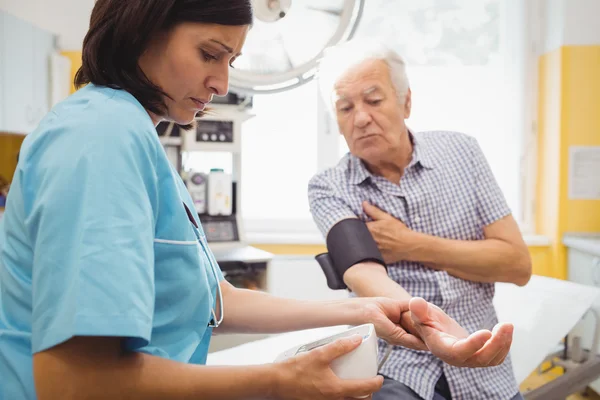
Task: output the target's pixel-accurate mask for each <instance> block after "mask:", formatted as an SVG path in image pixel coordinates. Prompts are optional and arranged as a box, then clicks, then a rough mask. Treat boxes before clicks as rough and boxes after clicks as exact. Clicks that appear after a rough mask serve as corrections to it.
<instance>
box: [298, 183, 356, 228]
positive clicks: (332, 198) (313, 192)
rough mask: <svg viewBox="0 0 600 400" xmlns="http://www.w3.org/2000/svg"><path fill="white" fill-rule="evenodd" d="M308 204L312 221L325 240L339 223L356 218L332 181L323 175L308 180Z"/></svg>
mask: <svg viewBox="0 0 600 400" xmlns="http://www.w3.org/2000/svg"><path fill="white" fill-rule="evenodd" d="M308 202H309V206H310V212H311V214H312V217H313V220H314V221H315V223H316V224H317V227H318V228H319V230H320V231H321V234H323V236H324V237H325V238H327V234H328V233H329V230H330V229H331V228H333V226H334V225H335V224H336V223H338V222H339V221H341V220H343V219H347V218H357V215H356V214H355V213H354V211H352V208H351V207H350V206H349V205H348V203H347V202H345V201H344V199H343V198H342V196H341V195H340V194H339V192H338V190H337V189H336V186H335V184H334V183H333V179H332V178H331V177H329V176H326V175H325V173H321V174H318V175H315V176H314V177H313V178H312V179H311V180H310V182H309V184H308Z"/></svg>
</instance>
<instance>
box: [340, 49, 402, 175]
mask: <svg viewBox="0 0 600 400" xmlns="http://www.w3.org/2000/svg"><path fill="white" fill-rule="evenodd" d="M334 89H335V98H334V101H335V110H336V115H337V121H338V126H339V129H340V132H341V133H342V135H344V138H345V139H346V143H347V144H348V148H349V149H350V152H351V153H352V154H354V155H355V156H356V157H358V158H360V159H362V160H364V161H366V162H367V163H369V164H374V165H377V164H379V163H380V162H381V160H382V159H385V158H386V155H389V154H393V152H395V151H397V150H398V149H399V148H400V146H401V143H402V141H401V139H402V136H403V135H405V134H406V126H405V124H404V119H405V118H408V117H409V115H410V91H409V93H408V94H407V95H406V97H405V101H404V103H401V102H400V101H399V99H398V95H397V94H396V91H395V89H394V87H393V85H392V81H391V77H390V70H389V67H388V65H387V63H386V62H385V61H383V60H367V61H365V62H363V63H361V64H359V65H357V66H356V67H353V68H351V69H349V70H348V71H347V72H346V73H345V74H344V75H343V76H342V77H341V79H339V80H338V82H337V84H336V85H335V88H334Z"/></svg>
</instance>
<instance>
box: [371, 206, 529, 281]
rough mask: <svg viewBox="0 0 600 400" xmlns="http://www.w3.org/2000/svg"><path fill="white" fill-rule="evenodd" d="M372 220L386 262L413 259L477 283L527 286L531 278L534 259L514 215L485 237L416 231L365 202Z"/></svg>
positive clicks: (495, 225) (490, 227)
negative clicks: (458, 237) (442, 235)
mask: <svg viewBox="0 0 600 400" xmlns="http://www.w3.org/2000/svg"><path fill="white" fill-rule="evenodd" d="M363 206H364V209H365V211H366V212H367V214H369V216H371V218H372V219H373V221H372V222H368V223H367V227H368V228H369V231H370V232H371V234H372V235H373V237H374V239H375V241H376V242H377V245H378V246H379V249H380V250H381V252H382V254H383V256H384V258H385V261H386V262H387V263H388V264H390V263H395V262H398V261H402V260H404V261H414V262H419V263H422V264H424V265H426V266H428V267H430V268H434V269H439V270H445V271H447V272H448V273H449V274H451V275H453V276H456V277H459V278H462V279H467V280H471V281H475V282H511V283H515V284H517V285H525V284H526V283H527V282H528V281H529V278H530V277H531V258H530V255H529V250H528V248H527V246H526V245H525V242H524V241H523V237H522V236H521V232H520V231H519V227H518V226H517V223H516V222H515V220H514V218H513V217H512V216H510V215H509V216H507V217H504V218H502V219H500V220H498V221H496V222H493V223H491V224H490V225H488V226H486V227H485V228H484V236H485V239H484V240H471V241H468V240H451V239H445V238H440V237H437V236H432V235H426V234H424V233H420V232H415V231H413V230H411V229H409V228H407V227H406V225H404V224H403V223H402V221H400V220H398V219H396V218H395V217H393V216H392V215H390V214H387V213H385V212H383V211H381V210H380V209H378V208H377V207H375V206H373V205H370V204H368V203H364V205H363Z"/></svg>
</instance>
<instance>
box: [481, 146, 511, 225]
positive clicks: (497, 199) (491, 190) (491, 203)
mask: <svg viewBox="0 0 600 400" xmlns="http://www.w3.org/2000/svg"><path fill="white" fill-rule="evenodd" d="M471 148H472V152H473V154H472V160H473V169H474V173H475V196H476V199H477V215H478V216H479V221H480V222H481V224H482V225H483V226H487V225H490V224H491V223H493V222H495V221H497V220H499V219H501V218H504V217H506V216H507V215H510V214H511V210H510V208H509V207H508V204H507V203H506V199H505V197H504V194H503V193H502V189H500V186H499V185H498V182H497V181H496V178H495V177H494V173H493V172H492V169H491V168H490V165H489V163H488V161H487V159H486V158H485V155H484V154H483V151H482V150H481V147H480V146H479V143H478V142H477V140H476V139H472V147H471Z"/></svg>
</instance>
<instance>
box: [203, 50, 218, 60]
mask: <svg viewBox="0 0 600 400" xmlns="http://www.w3.org/2000/svg"><path fill="white" fill-rule="evenodd" d="M202 57H204V61H216V60H217V57H215V56H213V55H212V54H210V53H209V52H207V51H204V50H202Z"/></svg>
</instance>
